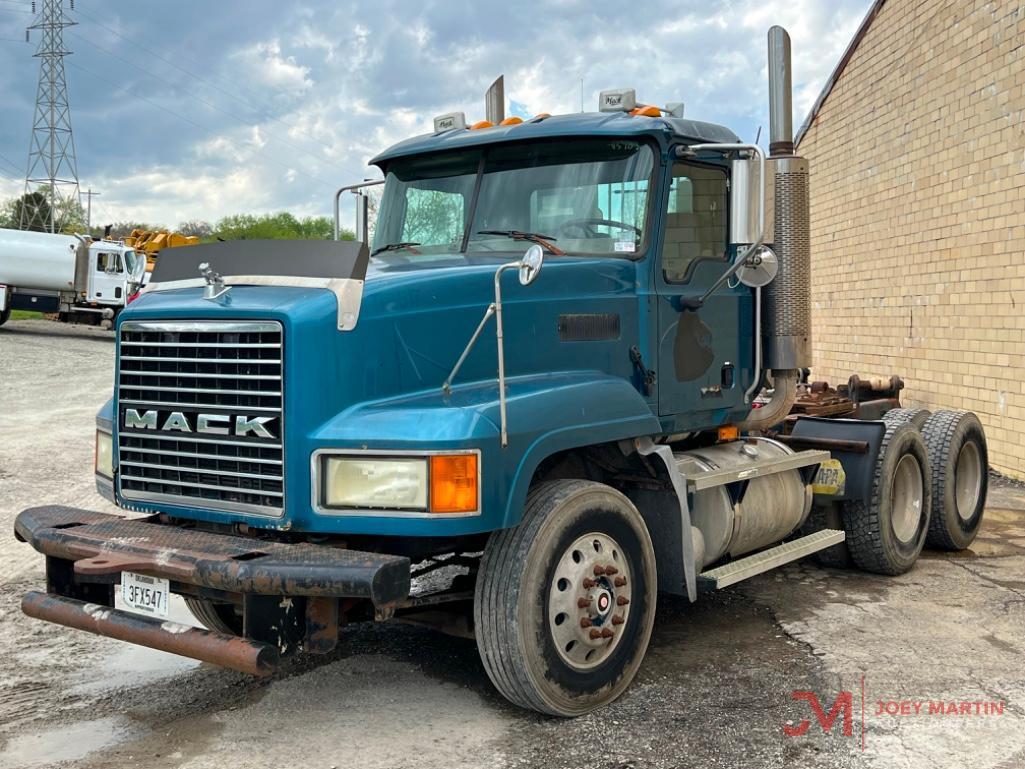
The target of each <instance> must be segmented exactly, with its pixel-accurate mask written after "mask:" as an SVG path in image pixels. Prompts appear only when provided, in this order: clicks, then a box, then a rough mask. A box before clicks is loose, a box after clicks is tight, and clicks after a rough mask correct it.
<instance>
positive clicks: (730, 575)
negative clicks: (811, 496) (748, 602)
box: [698, 529, 844, 590]
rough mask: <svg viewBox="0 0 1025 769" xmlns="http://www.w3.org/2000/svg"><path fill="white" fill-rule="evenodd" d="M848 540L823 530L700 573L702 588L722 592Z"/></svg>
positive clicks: (833, 532) (837, 533) (829, 530)
mask: <svg viewBox="0 0 1025 769" xmlns="http://www.w3.org/2000/svg"><path fill="white" fill-rule="evenodd" d="M843 541H844V532H843V531H841V530H839V529H823V530H822V531H816V532H815V533H814V534H808V535H807V536H804V537H800V538H799V539H794V540H791V541H790V542H784V543H783V544H782V545H776V547H770V548H769V549H768V550H762V551H761V552H759V553H755V554H754V555H749V556H746V557H744V558H740V559H738V560H736V561H731V562H730V563H727V564H725V565H724V566H719V567H717V568H714V569H709V570H708V571H703V572H701V573H700V574H698V587H699V588H701V589H702V590H719V589H720V588H723V587H728V586H730V585H735V584H736V583H738V582H741V581H742V580H745V579H748V578H749V577H753V576H755V575H756V574H761V573H762V572H766V571H769V570H770V569H775V568H776V567H777V566H782V565H783V564H785V563H790V562H791V561H796V560H798V559H799V558H804V557H805V556H806V555H811V554H812V553H815V552H817V551H819V550H825V549H826V548H827V547H832V546H833V545H839V544H840V543H841V542H843Z"/></svg>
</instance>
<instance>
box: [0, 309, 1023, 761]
mask: <svg viewBox="0 0 1025 769" xmlns="http://www.w3.org/2000/svg"><path fill="white" fill-rule="evenodd" d="M112 357H113V340H112V336H111V334H110V333H109V332H101V331H98V330H94V329H88V328H82V327H71V326H60V325H58V324H56V323H51V322H48V321H12V322H10V323H8V324H7V325H6V326H4V327H3V328H2V329H0V531H3V532H8V533H7V534H5V535H4V536H2V537H0V769H9V768H10V769H14V768H17V769H22V768H24V769H32V768H33V767H50V766H59V767H77V768H81V769H99V768H101V767H127V766H141V767H176V768H177V767H183V768H184V767H188V768H189V769H200V768H201V767H211V768H213V767H218V768H219V767H225V766H232V767H239V768H240V769H246V768H247V767H254V768H255V767H274V768H275V769H283V768H285V767H303V769H309V768H315V767H323V768H324V769H328V767H350V766H352V767H365V768H368V769H370V768H372V767H418V768H419V769H432V768H433V767H439V768H441V767H445V768H446V769H456V768H457V767H521V766H522V767H535V766H537V767H540V766H544V767H588V768H589V769H595V768H597V769H626V768H627V767H631V768H635V769H647V768H648V767H683V766H698V765H702V766H711V767H718V766H721V767H735V766H745V767H775V766H783V765H794V766H802V767H846V766H869V767H920V766H921V767H926V766H928V767H930V769H943V768H944V767H951V768H953V767H958V768H960V767H963V766H967V765H971V766H973V767H977V768H978V769H986V768H988V767H992V768H993V769H997V768H1000V769H1011V767H1020V766H1023V765H1025V673H1023V668H1022V664H1021V660H1022V653H1023V651H1025V640H1023V639H1025V512H1023V511H1025V491H1023V489H1022V488H1021V487H1018V486H1013V485H1010V484H1006V485H1002V486H1000V487H998V488H996V489H994V490H993V491H992V492H991V495H990V510H989V512H988V514H987V523H986V525H985V528H984V531H983V534H982V536H981V537H980V539H979V540H978V542H977V543H976V544H975V545H974V546H973V548H972V550H970V551H968V552H966V553H961V554H957V555H954V556H950V555H946V554H942V555H941V554H937V553H927V554H926V555H925V556H924V557H923V559H922V560H921V561H920V563H919V565H918V566H917V567H916V568H915V569H914V570H913V571H912V572H911V573H909V574H907V575H904V576H902V577H898V578H892V579H891V578H882V577H875V576H869V575H865V574H860V573H855V572H838V571H827V570H823V569H819V568H817V567H815V566H813V565H811V564H810V562H803V563H800V564H797V565H793V566H790V567H788V568H786V569H784V570H782V571H779V572H775V573H769V574H767V575H763V576H762V577H760V578H756V579H754V580H751V581H749V582H747V583H744V584H743V585H741V586H738V587H737V588H735V589H728V590H724V591H722V592H720V593H718V594H716V595H714V596H712V597H711V598H708V599H705V600H702V601H701V602H699V603H697V604H694V605H689V604H687V603H686V602H685V601H682V600H679V599H674V598H670V597H661V598H660V603H659V610H658V618H657V621H656V627H655V632H654V635H653V638H652V644H651V648H650V649H649V651H648V656H647V659H646V661H645V663H644V666H643V667H642V669H641V672H640V674H639V676H638V679H637V682H636V683H635V684H634V686H633V687H632V688H631V689H630V690H629V691H628V692H627V694H626V695H625V696H624V697H622V698H621V699H620V700H619V701H618V702H616V703H615V704H614V705H612V706H610V707H608V708H605V709H603V710H602V711H601V712H599V713H595V714H591V715H589V716H587V717H584V718H580V719H576V720H573V721H564V720H556V719H548V718H542V717H539V716H536V715H533V714H529V713H524V712H522V711H519V710H517V709H515V708H513V707H511V706H510V705H508V704H507V703H505V702H504V700H502V699H501V698H500V697H499V696H498V695H497V694H496V693H495V692H494V690H493V689H492V688H491V685H490V683H489V682H488V680H487V677H486V675H485V674H484V671H483V668H482V667H481V664H480V661H479V660H478V657H477V654H476V649H475V648H474V645H473V643H472V642H471V641H465V640H460V639H454V638H449V637H446V636H443V635H440V634H437V633H434V632H431V631H428V630H422V629H417V628H411V627H407V626H401V625H391V624H385V625H361V626H355V627H352V628H350V629H349V630H347V632H346V636H345V640H344V642H343V643H342V644H341V646H340V648H339V649H338V650H337V652H336V653H334V654H332V655H329V656H327V657H325V658H318V659H316V660H314V661H312V662H311V661H309V660H306V661H297V662H294V663H291V664H290V665H289V666H287V667H286V668H285V669H284V670H283V671H282V672H281V673H279V674H278V675H276V676H275V677H273V678H272V679H270V680H265V681H255V680H252V679H248V678H246V677H245V676H242V675H239V674H235V673H232V672H228V671H224V670H220V669H216V668H213V667H210V666H207V665H201V664H198V663H195V662H192V661H190V660H185V659H182V658H178V657H174V656H171V655H167V654H163V653H160V652H154V651H150V650H147V649H141V648H138V647H134V646H130V645H127V644H121V643H118V642H116V641H109V640H106V639H101V638H95V637H92V636H90V635H88V634H85V633H80V632H78V631H73V630H66V629H63V628H60V627H57V626H53V625H47V624H45V623H40V622H37V621H34V620H30V619H28V618H27V617H25V616H24V615H22V613H21V611H20V610H19V608H18V601H19V598H20V596H21V595H22V594H23V593H24V592H25V591H26V590H29V589H36V588H38V587H39V586H40V585H41V584H42V581H43V569H42V559H41V557H40V556H39V555H38V554H37V553H35V551H33V550H32V549H31V548H30V547H28V546H27V545H24V544H19V543H17V542H15V540H14V539H13V537H11V536H10V534H9V532H10V531H11V524H12V522H13V520H14V516H15V515H16V514H17V513H18V511H20V510H21V509H22V508H24V507H28V506H31V505H33V504H39V503H44V502H45V503H52V502H59V503H64V504H71V505H80V506H83V507H87V508H91V509H96V510H109V509H110V506H109V505H107V504H106V503H105V502H104V501H103V500H102V499H101V498H100V497H99V496H97V495H96V493H95V491H94V488H93V479H92V440H93V439H92V436H93V417H94V415H95V412H96V410H97V408H98V407H99V406H100V405H101V404H102V403H103V401H104V400H105V399H106V398H107V396H108V393H109V390H110V388H111V382H112V375H113V360H112ZM175 611H176V612H178V614H179V618H180V619H183V620H185V619H187V615H186V614H185V613H184V608H183V607H182V606H180V605H179V606H176V607H175ZM863 685H864V692H865V699H864V702H865V704H864V707H862V704H861V703H862V686H863ZM795 690H805V691H812V692H815V693H816V694H817V696H818V697H819V699H820V700H821V703H822V706H823V707H824V708H825V710H826V711H827V712H828V711H829V709H830V707H831V705H832V703H833V701H834V698H836V697H837V695H838V694H839V693H840V692H841V691H849V692H851V695H852V699H851V703H852V707H851V713H852V719H851V727H852V728H851V732H852V733H851V736H845V735H844V734H843V733H842V730H843V716H842V715H841V716H840V717H839V718H838V719H837V722H836V725H835V726H834V727H833V729H832V732H831V733H830V734H828V735H827V734H824V733H823V732H822V730H821V729H820V728H819V726H818V723H817V722H816V720H815V718H814V717H813V716H812V714H811V711H810V709H809V708H808V706H807V704H806V703H803V702H798V701H795V700H794V699H792V697H791V693H792V692H793V691H795ZM880 700H882V701H884V702H887V703H888V702H891V701H893V702H895V703H896V704H894V705H892V706H891V707H892V708H893V709H894V710H895V711H896V714H889V713H883V714H881V715H880V714H877V710H878V705H877V704H876V703H877V702H878V701H880ZM900 701H907V702H909V703H913V702H936V701H943V702H944V703H947V702H956V703H961V702H973V703H974V702H976V701H979V702H997V703H1002V706H1003V709H1002V713H1000V714H990V715H985V714H982V713H979V714H976V713H967V714H960V713H959V714H958V715H942V716H939V715H928V714H927V712H926V707H927V706H925V707H923V709H922V711H921V713H920V714H918V715H915V714H914V712H913V705H908V706H907V707H908V708H909V709H910V710H911V712H910V713H909V714H904V715H901V714H900ZM980 707H981V706H980ZM863 713H864V722H862V717H863ZM805 718H809V719H811V725H810V728H809V730H808V731H807V733H806V734H805V735H804V736H800V737H789V736H786V735H785V734H784V726H785V725H788V724H790V725H793V724H796V723H798V722H800V721H802V720H803V719H805ZM862 723H864V731H863V730H862ZM862 735H864V742H862ZM863 746H864V747H863Z"/></svg>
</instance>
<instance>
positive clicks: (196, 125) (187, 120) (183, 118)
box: [69, 64, 337, 189]
mask: <svg viewBox="0 0 1025 769" xmlns="http://www.w3.org/2000/svg"><path fill="white" fill-rule="evenodd" d="M69 66H71V67H72V68H74V69H77V70H79V71H81V72H84V73H85V74H87V75H90V76H92V77H94V78H96V79H97V80H100V81H102V82H104V83H106V84H107V85H109V86H112V87H114V88H122V86H121V85H120V84H118V83H115V82H114V81H113V80H109V79H108V78H105V77H103V75H98V74H96V73H95V72H93V71H91V70H88V69H86V68H85V67H83V66H82V65H81V64H70V65H69ZM124 90H125V92H126V93H128V94H129V95H130V96H131V97H132V98H133V99H138V100H139V101H144V102H146V103H147V104H149V105H151V106H153V107H156V108H157V109H159V110H160V111H161V112H166V113H167V114H168V115H172V116H174V117H176V118H178V119H179V120H181V121H183V122H185V123H188V124H189V125H191V126H193V127H194V128H198V129H199V130H200V131H206V132H208V133H209V132H212V131H213V129H212V128H209V127H207V126H204V125H201V124H200V123H197V122H196V121H194V120H192V119H191V118H188V117H186V116H185V115H183V114H181V113H180V112H176V111H175V110H172V109H169V108H167V107H165V106H164V105H163V104H159V103H158V102H155V101H153V100H152V99H149V98H147V97H145V96H142V95H141V94H136V93H132V92H131V91H128V90H127V89H124ZM223 138H224V140H225V141H226V142H228V144H230V145H231V146H233V147H234V148H235V149H237V150H238V151H239V152H244V151H245V149H246V148H244V147H243V146H242V145H240V144H239V143H238V142H236V141H235V140H234V139H231V138H230V137H227V136H225V137H223ZM267 160H269V161H270V162H272V163H274V164H275V165H278V166H280V167H281V168H284V169H285V170H287V171H295V172H296V173H299V174H302V175H303V176H305V177H307V178H308V179H311V180H313V181H315V182H317V183H318V184H323V185H324V186H326V187H330V188H331V189H335V188H336V187H337V183H336V182H329V181H327V180H325V179H321V178H320V177H318V176H314V175H313V174H311V173H308V172H306V171H302V170H299V169H297V168H294V167H293V166H290V165H288V164H287V163H282V162H281V161H279V160H277V159H275V158H273V157H268V158H267Z"/></svg>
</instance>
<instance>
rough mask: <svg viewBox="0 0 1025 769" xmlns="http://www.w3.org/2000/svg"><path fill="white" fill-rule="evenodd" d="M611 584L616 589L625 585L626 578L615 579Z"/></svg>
mask: <svg viewBox="0 0 1025 769" xmlns="http://www.w3.org/2000/svg"><path fill="white" fill-rule="evenodd" d="M612 584H613V585H615V586H616V587H623V585H625V584H626V577H616V579H615V580H614V581H613V582H612Z"/></svg>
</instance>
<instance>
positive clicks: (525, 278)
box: [520, 243, 545, 286]
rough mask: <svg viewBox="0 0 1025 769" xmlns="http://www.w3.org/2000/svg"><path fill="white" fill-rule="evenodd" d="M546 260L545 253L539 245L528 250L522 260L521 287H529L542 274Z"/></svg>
mask: <svg viewBox="0 0 1025 769" xmlns="http://www.w3.org/2000/svg"><path fill="white" fill-rule="evenodd" d="M544 260H545V252H544V250H543V249H542V248H541V246H539V245H538V244H537V243H535V244H534V245H532V246H531V247H530V248H528V249H527V252H526V253H525V254H524V255H523V258H522V259H520V285H523V286H529V285H530V284H531V283H533V282H534V281H535V280H537V276H538V275H540V274H541V264H542V263H543V262H544Z"/></svg>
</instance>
